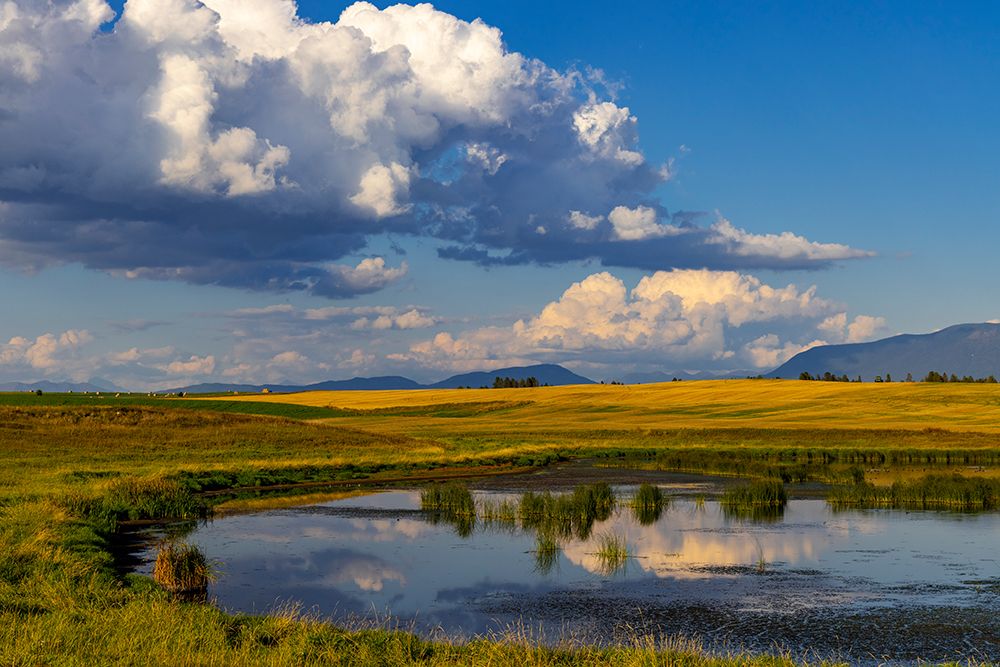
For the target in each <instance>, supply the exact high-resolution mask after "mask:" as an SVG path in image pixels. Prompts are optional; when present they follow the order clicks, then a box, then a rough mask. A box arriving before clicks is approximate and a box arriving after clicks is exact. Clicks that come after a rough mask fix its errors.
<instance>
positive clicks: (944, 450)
mask: <svg viewBox="0 0 1000 667" xmlns="http://www.w3.org/2000/svg"><path fill="white" fill-rule="evenodd" d="M676 384H680V383H676ZM691 384H695V383H691ZM802 384H810V385H812V384H822V383H802ZM740 386H741V387H743V386H744V385H740ZM782 386H786V385H784V384H782V383H763V384H761V385H753V387H752V388H753V389H754V391H756V390H757V389H756V387H761V388H762V391H764V392H765V393H767V392H771V391H777V390H780V389H781V387H782ZM746 387H747V389H746V390H749V389H750V388H751V387H750V386H749V385H746ZM631 389H632V388H624V389H623V388H614V389H613V390H608V391H609V393H607V395H606V396H605V394H604V393H600V392H604V389H602V388H598V389H588V390H587V392H589V393H586V392H585V394H584V395H581V396H575V395H570V394H568V393H566V392H563V393H560V394H558V396H559V397H560V399H559V400H560V401H562V403H559V404H553V405H550V406H547V407H546V406H541V407H539V406H537V405H535V403H533V401H534V400H535V398H534V397H535V396H541V395H544V393H545V390H544V389H523V390H517V392H518V394H517V399H516V400H517V401H518V403H520V402H522V398H521V397H525V398H524V399H523V401H525V402H528V403H529V404H527V405H517V406H509V405H508V406H505V407H502V408H501V407H498V406H495V405H494V406H484V405H482V404H483V403H484V402H491V401H492V402H495V401H506V400H507V399H506V398H505V396H506V395H505V394H504V393H503V392H505V391H506V390H495V391H496V393H495V394H489V395H488V396H487V397H486V398H484V397H482V396H477V395H476V392H474V391H469V392H455V393H454V394H449V396H462V397H465V396H466V395H467V396H468V398H469V399H470V400H469V402H471V403H479V404H480V405H478V406H475V405H473V406H465V407H461V408H459V407H449V408H442V407H441V406H442V405H444V404H448V403H449V402H454V400H453V399H448V400H440V399H435V398H434V397H433V396H430V397H429V398H427V399H421V400H429V401H430V402H432V403H436V404H437V407H428V408H426V409H423V414H419V415H418V414H416V413H415V412H413V411H411V412H410V413H409V414H396V415H387V414H384V413H381V414H375V413H373V412H364V413H361V412H352V413H351V414H349V415H346V416H345V414H344V411H345V410H358V411H366V410H367V411H374V410H379V409H382V408H393V407H394V406H393V405H385V404H384V403H383V404H380V403H378V400H381V399H379V398H378V397H372V398H370V399H365V400H366V401H368V402H367V403H364V402H358V403H357V404H354V405H336V406H335V407H334V408H331V407H329V406H330V405H331V403H330V402H326V403H323V404H317V405H308V404H301V405H296V404H293V403H287V402H282V401H288V400H291V399H292V397H284V396H282V397H272V399H273V398H280V399H281V400H280V401H273V400H272V401H271V402H263V403H254V402H250V401H245V402H244V401H241V400H222V399H221V398H213V399H208V400H197V399H178V398H170V399H162V398H151V397H144V396H143V397H139V396H135V397H132V396H124V395H123V396H121V397H120V398H118V399H115V398H114V397H113V396H111V397H109V396H108V395H104V396H103V397H101V398H97V397H95V396H93V395H91V396H82V395H43V396H40V397H39V396H34V395H28V394H6V395H2V396H0V664H11V665H35V664H60V665H93V664H109V663H119V664H217V665H276V664H307V665H309V664H349V665H354V664H357V665H367V664H425V665H453V664H454V665H458V664H487V663H488V664H494V665H570V664H592V665H599V664H612V665H615V664H617V665H652V664H662V665H718V666H720V667H722V666H728V665H737V664H741V665H754V666H758V665H759V666H764V665H790V664H792V661H790V660H788V659H786V658H783V657H780V656H778V657H773V656H764V657H750V656H745V655H739V654H734V655H732V656H728V657H711V656H707V655H706V654H704V652H703V651H701V649H700V647H698V646H697V645H695V644H685V643H677V642H676V641H673V640H661V639H660V638H655V637H645V636H638V637H636V638H635V639H634V642H633V643H632V644H629V645H626V646H621V647H598V646H586V645H575V646H573V647H570V646H539V645H538V644H537V643H535V642H533V641H530V638H525V637H524V636H523V635H518V634H514V635H504V636H501V637H494V638H492V639H485V638H484V639H474V640H472V641H470V642H460V643H455V644H452V643H449V642H443V641H427V640H424V639H419V638H417V637H415V636H414V635H413V634H411V633H408V632H397V631H392V630H390V629H386V628H374V629H367V630H366V629H359V628H351V629H347V628H338V627H335V626H333V625H330V624H328V623H325V622H322V621H320V620H318V619H315V618H310V617H306V616H302V615H299V614H296V613H291V612H290V613H287V614H279V615H275V616H270V617H249V616H241V615H230V614H226V613H224V612H222V611H220V610H218V609H215V608H213V607H211V606H208V605H204V604H188V603H176V602H174V601H172V600H171V598H170V596H169V594H168V593H167V592H166V591H165V590H164V589H163V588H162V587H161V586H159V585H156V584H155V583H154V582H153V581H152V580H151V579H149V578H145V577H139V576H122V575H121V574H120V573H118V572H116V570H115V569H114V562H113V559H112V557H111V553H110V546H111V540H112V538H113V536H114V533H113V531H114V529H115V526H116V525H117V524H118V523H120V522H122V521H128V520H139V519H159V518H166V517H192V516H199V515H200V514H201V513H202V512H204V511H206V508H207V509H209V510H210V508H211V505H213V504H215V503H220V502H224V501H226V500H228V499H230V498H232V497H233V495H234V493H235V490H237V489H239V491H238V493H240V494H243V495H246V494H251V493H254V490H259V491H261V492H263V491H264V490H265V489H267V488H268V487H274V486H275V485H302V484H329V483H338V484H344V485H347V484H353V483H355V482H357V481H359V480H369V481H371V480H391V479H402V478H406V479H421V476H423V478H426V476H436V477H446V476H448V475H457V474H465V473H467V472H482V471H483V470H484V468H483V466H485V467H486V469H489V468H490V467H492V468H493V469H495V470H509V469H510V468H509V466H511V465H512V464H513V465H535V464H544V463H548V462H553V461H558V460H566V459H571V458H583V457H593V456H600V457H602V459H603V460H605V461H607V462H614V463H619V462H633V461H634V462H642V463H644V464H652V465H664V466H666V465H670V462H671V461H678V462H679V463H681V464H683V465H684V466H692V467H698V466H703V467H705V468H711V467H713V466H718V467H725V466H731V467H732V469H733V470H734V472H735V471H736V470H738V469H741V468H745V469H747V470H750V471H759V470H760V469H761V468H764V467H766V466H767V465H772V464H774V465H779V466H780V467H786V466H787V465H805V464H810V465H819V466H826V467H827V468H830V467H835V466H853V465H859V464H861V465H867V464H868V463H878V464H879V465H880V466H884V465H889V464H891V463H893V462H920V463H921V465H924V462H927V461H932V462H935V463H942V464H946V465H947V464H951V465H965V464H968V463H979V464H983V463H989V462H997V461H1000V450H998V448H997V438H998V435H997V433H996V432H987V431H981V432H977V431H975V430H969V428H970V425H971V426H972V427H976V428H979V426H980V425H981V424H983V423H985V421H986V418H985V417H981V416H979V415H978V413H975V410H987V413H988V409H987V408H983V407H982V405H985V404H983V403H982V401H986V400H987V399H988V400H993V401H996V398H995V396H996V394H989V395H987V393H985V390H984V393H982V395H980V394H976V393H975V392H970V393H968V394H962V396H965V397H966V399H967V400H966V399H963V400H966V403H965V404H963V405H967V406H972V407H966V408H964V410H965V411H964V412H961V411H959V414H962V415H964V416H963V417H961V419H959V420H958V421H956V422H955V424H957V425H958V426H961V427H962V428H964V429H965V430H961V429H959V428H956V430H947V431H941V430H925V429H924V427H923V426H921V427H920V428H919V429H913V428H905V427H904V426H900V425H896V426H894V427H893V428H878V429H869V430H864V429H853V428H852V429H833V428H828V425H829V423H830V419H831V418H827V419H826V421H825V422H823V421H816V422H815V423H812V424H809V426H808V427H807V428H802V429H796V428H790V427H789V426H788V424H785V425H784V426H782V427H780V428H777V427H774V428H772V426H770V425H766V424H765V425H760V424H754V425H749V426H748V424H747V423H746V422H743V421H738V420H736V421H727V419H729V418H727V417H725V416H722V417H719V421H718V422H714V421H712V420H708V421H707V422H705V423H707V424H710V425H708V426H706V425H704V424H701V425H697V424H698V422H685V423H681V424H678V425H677V426H676V427H674V426H670V424H671V423H672V422H670V421H669V420H667V421H664V419H662V418H659V417H655V415H653V411H655V409H656V405H659V409H663V407H664V406H663V401H662V400H660V399H659V398H658V397H659V395H658V394H657V395H655V396H654V395H652V394H651V398H650V397H647V398H644V399H643V400H647V399H648V405H645V404H641V401H640V402H639V403H636V405H638V406H639V407H634V406H632V405H631V404H630V403H628V400H631V399H629V398H628V397H629V396H632V395H633V394H630V393H628V391H627V390H631ZM793 389H794V387H793ZM976 389H977V390H980V389H982V388H976ZM947 390H948V391H950V390H951V388H947ZM741 391H742V390H741ZM782 391H783V390H782ZM796 391H798V392H800V393H801V391H800V390H799V389H796ZM809 391H814V389H811V388H810V389H809ZM892 391H893V392H896V393H894V394H891V396H895V397H896V398H894V399H893V400H897V401H898V400H901V399H899V395H901V392H902V390H901V389H896V388H893V390H892ZM610 392H614V393H610ZM685 392H689V393H690V392H693V393H690V396H688V394H683V396H682V395H681V394H678V395H677V396H679V397H681V398H683V397H684V396H687V398H684V400H689V399H690V400H691V401H693V404H692V405H694V403H697V402H698V401H704V400H705V399H704V397H703V396H701V392H703V389H700V388H695V389H694V390H688V389H685ZM376 393H381V392H376ZM925 393H926V394H927V395H926V396H924V394H925ZM916 394H920V396H923V399H921V400H924V399H926V401H927V402H926V403H922V404H921V405H929V406H931V407H929V408H926V410H929V411H930V412H927V414H931V415H933V414H935V413H934V412H933V410H934V409H936V408H934V407H933V406H934V405H936V403H935V401H939V400H940V397H941V390H940V389H938V388H934V390H933V391H931V392H929V393H928V392H923V391H922V390H918V391H916V392H915V395H916ZM553 395H556V394H553ZM885 395H886V396H890V394H885ZM595 396H596V397H600V398H601V400H604V399H605V398H606V397H612V398H614V400H616V401H621V405H623V406H625V408H626V409H622V410H613V411H605V412H601V413H599V414H595V415H593V419H590V418H589V417H588V415H587V413H586V410H587V406H588V401H591V402H592V399H593V397H595ZM872 396H874V397H876V398H877V397H878V396H880V394H874V393H873V394H871V395H870V396H869V398H871V397H872ZM956 396H958V394H956ZM990 397H994V398H990ZM653 398H656V400H655V401H654V400H652V399H653ZM324 400H326V399H324ZM594 400H596V399H594ZM727 400H729V399H727ZM734 400H735V399H734ZM741 400H742V399H741ZM775 400H777V399H775ZM781 400H784V399H781ZM789 400H791V399H789ZM795 400H799V399H798V398H796V399H795ZM866 400H867V399H866ZM976 401H979V403H977V402H976ZM461 402H463V403H464V402H466V401H465V399H464V398H463V400H462V401H461ZM644 405H645V407H644ZM395 407H396V409H397V413H398V412H399V409H398V405H397V406H395ZM678 407H684V406H678ZM688 407H691V408H692V409H694V408H693V407H692V406H688ZM494 408H496V409H494ZM973 408H975V410H973ZM713 409H716V410H721V408H713ZM644 411H645V412H644ZM404 412H405V411H404ZM251 413H252V414H251ZM262 413H265V414H262ZM331 413H333V414H336V415H337V416H335V417H330V416H329V415H330V414H331ZM446 414H447V415H452V416H444V415H446ZM705 414H707V413H706V411H705V410H702V411H701V413H700V415H701V416H699V417H698V419H702V418H703V417H704V415H705ZM845 414H846V413H845ZM460 415H465V416H460ZM650 415H652V416H650ZM918 416H919V415H918ZM987 416H988V414H987ZM291 417H294V418H295V419H292V418H291ZM919 417H920V420H924V419H925V418H924V416H919ZM301 419H319V420H322V423H316V422H304V421H300V420H301ZM692 419H693V418H692ZM768 419H770V417H769V418H768ZM908 419H909V418H908ZM927 419H929V418H927ZM685 424H686V425H685ZM692 424H695V425H694V426H692ZM712 424H714V425H712ZM824 424H826V425H827V426H824ZM867 424H868V426H870V425H871V423H870V422H868V423H867ZM928 425H934V424H933V423H928ZM983 428H985V427H983ZM837 474H838V475H839V474H841V473H839V472H838V473H837ZM845 474H846V473H845ZM848 476H849V475H848ZM335 488H345V489H346V488H348V487H346V486H344V487H335ZM299 490H300V489H297V488H295V487H294V486H290V487H287V488H285V489H284V492H286V493H292V492H293V491H299ZM206 492H207V493H206ZM212 493H217V494H218V495H208V494H212ZM613 508H614V499H613V497H612V494H610V489H609V488H608V489H604V488H598V487H593V488H590V489H580V490H574V491H573V492H571V493H565V494H557V495H551V494H534V495H533V496H531V497H530V498H527V497H526V498H522V499H521V501H520V503H519V509H518V511H517V514H518V519H519V520H520V521H525V519H527V521H526V523H527V524H528V525H529V526H530V525H536V526H541V527H543V530H541V531H539V532H538V535H539V538H540V539H549V540H551V542H549V543H547V545H546V550H548V551H549V553H550V555H551V553H552V551H553V547H554V548H557V547H558V536H559V535H561V534H568V535H570V536H576V537H580V536H581V535H589V534H590V531H591V530H592V527H593V522H594V521H597V520H602V519H600V518H599V517H601V516H605V518H606V517H607V516H608V515H610V512H611V511H613ZM481 509H482V510H483V512H484V513H485V507H484V508H481ZM511 512H512V509H511V507H510V505H507V506H505V507H502V508H500V507H498V508H497V516H505V517H509V515H510V514H511ZM556 553H557V552H556ZM626 554H627V549H626Z"/></svg>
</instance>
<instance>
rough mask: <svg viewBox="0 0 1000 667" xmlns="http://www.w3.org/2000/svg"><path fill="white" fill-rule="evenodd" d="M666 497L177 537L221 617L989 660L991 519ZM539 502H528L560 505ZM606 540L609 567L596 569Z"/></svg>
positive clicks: (322, 513) (408, 507)
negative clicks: (556, 510) (210, 575)
mask: <svg viewBox="0 0 1000 667" xmlns="http://www.w3.org/2000/svg"><path fill="white" fill-rule="evenodd" d="M669 491H670V490H669V489H664V492H665V493H666V494H667V496H668V497H667V498H664V499H662V500H661V502H659V503H655V504H652V505H649V506H647V507H646V508H644V509H636V507H635V505H634V504H632V505H630V504H629V502H628V499H629V498H631V497H633V496H635V495H636V489H635V488H634V487H632V488H626V487H617V488H616V489H615V492H616V494H617V495H618V497H619V502H618V503H616V504H614V505H602V506H601V507H600V511H599V512H597V513H596V515H593V516H589V517H581V518H578V519H573V520H570V522H569V523H568V524H566V525H563V524H558V525H556V526H552V525H548V524H547V523H546V522H545V521H536V520H533V519H530V518H529V519H528V520H523V517H518V518H516V519H511V517H510V513H511V511H512V510H511V509H510V507H511V505H510V503H511V501H513V500H515V499H516V498H519V497H520V496H519V495H517V494H513V493H487V492H482V491H477V492H475V497H476V501H477V505H478V506H480V507H484V506H490V507H493V508H494V515H491V517H488V518H486V519H484V518H483V517H481V516H477V517H469V516H466V517H465V518H464V519H462V520H461V521H456V520H455V517H449V516H447V513H444V512H424V511H421V510H420V509H419V508H420V496H419V492H417V491H391V492H386V493H379V494H376V495H372V496H367V497H360V498H350V499H346V500H342V501H337V502H331V503H326V504H323V505H316V506H311V507H301V508H290V509H282V510H276V511H270V512H261V513H258V514H251V515H243V516H232V517H226V518H223V519H219V520H215V521H212V522H209V523H207V524H205V525H203V526H201V527H199V528H198V529H197V530H196V531H195V532H194V533H192V534H191V535H190V536H189V538H188V539H189V540H190V541H191V542H192V543H194V544H197V545H198V546H199V547H201V549H202V550H203V551H204V552H205V553H207V554H208V555H209V556H210V557H211V558H213V559H215V560H217V561H219V562H220V563H221V576H220V578H219V580H218V581H217V582H215V583H213V584H212V586H211V589H210V596H211V597H213V598H214V599H216V600H217V602H218V604H219V605H220V606H222V607H224V608H227V609H231V610H239V611H247V612H258V613H260V612H266V611H268V610H270V609H273V608H275V607H277V606H279V605H281V604H283V603H285V602H288V601H295V602H297V603H301V605H302V606H303V607H304V608H305V609H307V610H313V611H315V612H317V613H319V614H321V615H324V616H328V617H331V618H334V619H338V620H343V619H345V618H351V617H358V616H361V617H364V616H368V615H371V614H377V615H378V616H380V617H382V616H384V615H385V614H389V613H391V614H392V615H393V617H395V618H398V619H400V621H401V622H402V623H404V624H406V623H413V624H414V627H415V629H417V630H421V629H433V628H441V629H443V630H444V631H446V632H448V633H450V634H452V635H456V636H468V635H471V634H474V633H480V632H485V631H490V630H495V629H498V628H500V629H502V628H503V627H505V625H506V624H508V623H513V622H516V621H523V622H525V623H526V624H527V625H528V626H531V627H543V628H549V630H550V636H551V633H554V634H555V635H559V634H560V633H562V632H567V631H571V632H583V633H586V634H588V635H590V636H593V637H594V638H595V639H596V640H604V639H607V640H610V639H612V638H614V637H615V636H618V634H619V633H620V631H621V628H622V627H625V626H630V627H633V628H638V629H642V630H648V631H653V632H666V633H681V634H685V635H697V636H699V637H701V638H702V639H703V640H704V641H705V642H706V643H707V644H708V645H709V646H710V647H711V646H716V645H718V646H720V647H722V646H726V647H729V648H732V647H733V646H734V645H735V646H743V647H746V648H748V649H750V650H761V651H768V650H773V649H774V648H775V647H776V646H778V647H783V648H786V649H788V650H791V651H793V652H797V651H803V650H807V649H808V650H810V651H811V652H812V655H813V656H816V655H822V656H835V657H836V656H839V657H844V658H847V659H849V660H850V661H852V662H865V661H867V660H869V658H871V659H872V660H873V661H876V662H877V661H878V660H881V659H882V658H886V657H888V658H890V659H898V660H915V659H917V658H923V659H928V660H937V659H944V658H955V657H956V656H964V657H978V658H987V657H993V656H996V655H998V654H1000V621H998V615H1000V614H998V611H1000V563H998V556H997V554H998V552H1000V516H998V515H997V514H979V515H961V514H945V513H934V512H911V513H906V512H896V511H888V510H877V511H858V512H833V511H831V510H830V509H829V507H828V506H827V504H826V503H825V502H824V501H822V500H802V499H799V500H796V499H793V500H790V501H789V502H788V504H787V506H786V507H785V508H784V511H783V514H781V515H779V516H769V517H767V519H768V520H767V521H760V520H757V519H759V517H756V516H751V517H747V516H744V515H740V516H735V515H733V514H731V513H727V512H725V511H724V510H723V508H722V506H720V504H719V503H718V502H715V501H712V500H703V499H697V500H695V499H690V498H683V497H674V498H670V497H669ZM544 495H545V494H544V493H541V494H535V496H537V497H536V499H535V500H533V501H532V502H536V503H541V504H544V503H546V502H550V503H557V502H559V501H558V500H555V499H553V496H550V497H549V500H545V499H544ZM586 502H590V501H589V500H588V501H586ZM504 503H508V505H506V509H504V507H505V505H504ZM502 516H506V517H507V520H503V519H502ZM535 516H536V517H537V516H543V513H539V514H536V515H535ZM609 536H610V537H613V538H614V540H616V544H617V545H619V546H620V548H621V549H622V550H623V551H624V556H623V559H622V560H621V564H623V566H621V567H618V566H616V567H613V568H609V567H608V563H609V560H608V554H607V553H604V551H605V549H606V548H607V546H608V543H607V541H608V539H609ZM619 555H621V554H619ZM893 619H895V620H893ZM917 621H919V623H922V624H923V625H921V626H920V627H922V628H924V629H923V630H920V631H918V630H917V629H915V626H914V624H915V623H916V622H917ZM872 623H877V624H878V626H879V628H880V631H879V632H878V633H872V632H871V627H872ZM851 628H856V629H857V630H856V632H857V636H853V637H852V636H850V633H851V632H852V630H851ZM928 628H930V629H928ZM942 628H950V629H947V631H945V630H942ZM845 633H846V634H845ZM866 656H868V657H866ZM872 656H874V657H872ZM876 658H877V660H876Z"/></svg>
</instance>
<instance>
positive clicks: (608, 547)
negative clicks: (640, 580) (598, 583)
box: [594, 533, 629, 576]
mask: <svg viewBox="0 0 1000 667" xmlns="http://www.w3.org/2000/svg"><path fill="white" fill-rule="evenodd" d="M594 555H595V556H597V561H598V564H599V568H600V571H601V573H602V574H604V575H605V576H611V575H612V574H615V573H617V572H620V571H622V570H624V569H625V566H626V564H627V563H628V558H629V551H628V545H627V544H626V543H625V538H624V537H622V536H621V535H618V534H616V533H604V534H603V535H600V536H599V537H598V538H597V551H596V552H595V554H594Z"/></svg>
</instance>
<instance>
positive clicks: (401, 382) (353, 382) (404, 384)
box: [303, 375, 424, 391]
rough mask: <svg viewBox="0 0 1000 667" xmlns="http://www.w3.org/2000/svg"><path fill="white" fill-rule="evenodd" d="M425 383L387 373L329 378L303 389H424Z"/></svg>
mask: <svg viewBox="0 0 1000 667" xmlns="http://www.w3.org/2000/svg"><path fill="white" fill-rule="evenodd" d="M423 388H424V385H422V384H420V383H418V382H414V381H413V380H411V379H410V378H405V377H402V376H400V375H385V376H382V377H374V378H362V377H355V378H351V379H350V380H327V381H326V382H317V383H316V384H310V385H306V386H305V387H304V388H303V391H338V390H342V389H355V390H357V389H370V390H378V389H423Z"/></svg>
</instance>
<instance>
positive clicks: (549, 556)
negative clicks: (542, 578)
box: [534, 533, 562, 574]
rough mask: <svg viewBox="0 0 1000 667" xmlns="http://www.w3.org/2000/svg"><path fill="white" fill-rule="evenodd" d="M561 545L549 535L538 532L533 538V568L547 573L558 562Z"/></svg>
mask: <svg viewBox="0 0 1000 667" xmlns="http://www.w3.org/2000/svg"><path fill="white" fill-rule="evenodd" d="M560 551H562V547H561V546H560V544H559V542H557V541H556V539H555V538H554V537H552V536H551V535H546V534H545V533H539V534H538V535H537V537H536V539H535V551H534V554H535V570H536V571H538V572H540V573H541V574H548V573H549V572H551V571H552V569H553V568H554V567H555V566H556V565H558V564H559V553H560Z"/></svg>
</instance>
